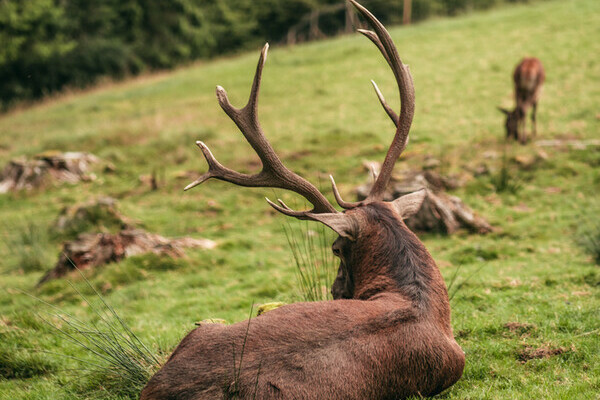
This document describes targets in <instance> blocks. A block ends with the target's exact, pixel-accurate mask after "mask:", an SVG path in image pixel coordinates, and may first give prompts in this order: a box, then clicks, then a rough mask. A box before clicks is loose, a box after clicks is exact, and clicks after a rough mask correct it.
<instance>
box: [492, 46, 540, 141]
mask: <svg viewBox="0 0 600 400" xmlns="http://www.w3.org/2000/svg"><path fill="white" fill-rule="evenodd" d="M545 79H546V74H545V72H544V67H542V63H541V61H540V60H538V59H537V58H534V57H531V58H524V59H523V60H522V61H521V62H520V63H519V65H517V67H516V68H515V72H514V73H513V81H514V83H515V102H516V106H515V109H514V110H512V111H509V110H507V109H505V108H501V107H498V109H499V110H500V111H502V112H503V113H504V114H505V115H506V123H505V127H506V138H507V139H514V140H518V141H519V142H520V143H521V144H525V143H527V133H526V132H525V122H526V116H527V111H529V109H530V108H531V109H532V111H531V123H532V125H533V128H532V129H533V131H532V135H533V137H535V135H536V120H535V114H536V111H537V102H538V100H539V96H540V93H541V90H542V84H543V83H544V80H545Z"/></svg>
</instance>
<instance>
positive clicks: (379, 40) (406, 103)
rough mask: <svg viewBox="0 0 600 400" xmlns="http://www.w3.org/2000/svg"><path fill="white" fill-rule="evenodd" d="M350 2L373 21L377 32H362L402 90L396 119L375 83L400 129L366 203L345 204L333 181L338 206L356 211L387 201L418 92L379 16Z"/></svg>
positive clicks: (381, 101) (375, 86) (377, 90)
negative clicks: (375, 48) (357, 208)
mask: <svg viewBox="0 0 600 400" xmlns="http://www.w3.org/2000/svg"><path fill="white" fill-rule="evenodd" d="M349 1H350V2H351V3H352V4H353V5H354V7H356V9H357V10H358V11H359V12H360V13H361V14H362V15H363V16H364V17H365V19H367V20H368V21H369V23H370V24H371V26H372V27H373V29H374V31H367V30H363V29H359V30H358V31H359V32H360V33H362V34H363V35H365V36H366V37H368V38H369V39H370V40H371V41H372V42H373V43H374V44H375V45H376V46H377V48H378V49H379V51H380V52H381V54H383V57H384V58H385V59H386V61H387V62H388V64H389V66H390V67H391V69H392V72H393V73H394V77H395V78H396V83H397V84H398V90H399V92H400V102H401V108H400V116H398V115H396V113H395V112H394V110H392V108H391V107H390V106H389V105H388V104H387V102H386V101H385V98H384V97H383V95H382V94H381V91H380V90H379V88H378V87H377V85H376V84H375V82H373V81H371V82H372V83H373V86H374V88H375V92H376V93H377V97H378V98H379V101H380V103H381V105H382V106H383V108H384V109H385V111H386V113H387V114H388V115H389V117H390V118H391V120H392V121H393V122H394V124H395V125H396V134H395V136H394V140H393V141H392V144H391V145H390V148H389V150H388V152H387V154H386V156H385V160H384V162H383V165H382V167H381V171H380V173H379V176H378V177H377V179H376V180H375V183H374V184H373V187H372V188H371V192H370V193H369V195H368V196H367V198H366V199H365V200H363V201H361V202H358V203H349V202H345V201H344V200H342V198H341V196H340V194H339V191H338V189H337V187H336V185H335V182H334V181H333V178H331V182H332V185H333V193H334V195H335V198H336V200H337V202H338V204H339V205H340V206H341V207H343V208H346V209H348V208H353V207H356V206H359V205H361V204H367V203H370V202H373V201H378V200H381V199H382V198H383V195H384V192H385V189H386V187H387V185H388V183H389V181H390V178H391V176H392V170H393V169H394V164H395V163H396V160H397V159H398V157H399V156H400V154H401V153H402V151H404V148H405V147H406V143H407V142H408V132H409V130H410V126H411V124H412V119H413V115H414V112H415V89H414V86H413V81H412V76H411V75H410V71H409V69H408V66H407V65H404V64H403V63H402V61H401V60H400V56H399V55H398V51H397V50H396V46H395V45H394V42H393V41H392V38H391V37H390V34H389V33H388V31H387V30H386V29H385V27H384V26H383V25H382V24H381V22H379V21H378V20H377V18H375V16H373V14H371V13H370V12H369V10H367V9H366V8H364V7H363V6H361V5H360V4H358V3H357V2H356V1H355V0H349Z"/></svg>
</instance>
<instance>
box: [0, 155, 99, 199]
mask: <svg viewBox="0 0 600 400" xmlns="http://www.w3.org/2000/svg"><path fill="white" fill-rule="evenodd" d="M98 161H99V159H98V157H96V156H94V155H93V154H90V153H79V152H67V153H60V152H53V151H52V152H45V153H42V154H38V155H36V156H35V157H34V158H33V159H30V160H28V159H25V158H17V159H14V160H11V161H9V163H8V164H7V165H6V166H5V167H4V170H3V171H2V173H0V193H7V192H10V191H19V190H23V189H26V190H31V189H35V188H39V187H43V186H44V185H46V184H47V183H49V182H51V181H54V182H67V183H77V182H80V181H89V180H93V179H95V176H94V175H93V174H88V171H89V168H90V165H91V164H94V163H97V162H98Z"/></svg>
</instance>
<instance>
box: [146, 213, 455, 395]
mask: <svg viewBox="0 0 600 400" xmlns="http://www.w3.org/2000/svg"><path fill="white" fill-rule="evenodd" d="M346 215H348V216H349V217H351V218H354V219H355V220H356V221H357V222H358V224H357V226H358V232H357V235H356V240H355V241H350V240H349V239H346V238H341V237H340V238H338V239H337V240H336V242H335V243H334V253H336V254H337V255H339V257H340V259H341V263H340V273H339V274H338V278H337V279H336V281H335V283H334V285H333V288H332V292H333V293H334V297H335V298H336V299H337V300H333V301H324V302H314V303H296V304H291V305H287V306H284V307H281V308H278V309H276V310H273V311H270V312H268V313H266V314H263V315H261V316H259V317H256V318H254V319H251V320H250V321H245V322H240V323H237V324H233V325H229V326H224V325H202V326H200V327H198V328H196V329H195V330H193V331H192V332H190V333H189V334H188V335H187V336H186V337H185V338H184V339H183V340H182V342H181V343H180V344H179V346H178V347H177V348H176V349H175V351H174V352H173V354H172V355H171V357H170V358H169V360H168V361H167V362H166V364H165V365H164V366H163V367H162V368H161V370H160V371H159V372H158V373H157V374H156V375H155V376H154V377H152V379H151V380H150V382H149V383H148V385H147V386H146V387H145V388H144V390H143V391H142V394H141V400H151V399H164V400H168V399H178V400H186V399H187V400H191V399H198V400H199V399H224V398H242V399H258V400H260V399H307V400H310V399H315V400H316V399H348V400H351V399H356V400H359V399H361V400H363V399H402V398H406V397H408V396H410V395H422V396H431V395H435V394H437V393H439V392H441V391H442V390H444V389H446V388H448V387H449V386H451V385H452V384H454V383H455V382H456V381H457V380H458V379H459V378H460V377H461V375H462V371H463V368H464V363H465V358H464V353H463V351H462V350H461V348H460V347H459V346H458V344H457V343H456V342H455V340H454V338H453V335H452V329H451V327H450V306H449V303H448V294H447V291H446V286H445V284H444V281H443V279H442V277H441V274H440V272H439V270H438V268H437V267H436V265H435V262H434V261H433V259H432V258H431V256H430V255H429V253H428V252H427V250H426V249H425V247H424V246H423V244H422V243H421V242H420V241H419V239H418V238H417V237H416V236H415V235H414V234H413V233H412V232H411V231H410V230H408V228H407V227H406V225H405V224H404V222H403V221H402V219H401V218H400V216H399V215H398V214H397V213H396V212H395V211H394V210H393V208H392V207H391V206H390V205H389V204H386V203H382V202H374V203H371V204H368V205H364V206H360V207H357V208H354V209H351V210H348V211H346Z"/></svg>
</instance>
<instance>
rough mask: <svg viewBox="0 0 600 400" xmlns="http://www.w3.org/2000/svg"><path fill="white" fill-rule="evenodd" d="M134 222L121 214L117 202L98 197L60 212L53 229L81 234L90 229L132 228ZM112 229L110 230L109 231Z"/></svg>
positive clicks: (109, 198)
mask: <svg viewBox="0 0 600 400" xmlns="http://www.w3.org/2000/svg"><path fill="white" fill-rule="evenodd" d="M134 224H135V223H134V221H132V220H131V219H129V218H128V217H126V216H124V215H123V214H121V213H120V212H119V210H118V208H117V200H115V199H113V198H112V197H100V198H97V199H94V200H91V201H88V202H85V203H80V204H75V205H74V206H71V207H65V208H63V209H62V210H61V212H60V214H59V215H58V218H57V219H56V221H55V223H54V229H55V230H56V231H58V232H61V233H77V234H79V233H82V232H84V231H85V230H86V229H88V228H90V227H94V228H96V229H100V230H102V231H103V232H104V231H119V230H122V229H128V228H133V226H134ZM111 228H112V229H111Z"/></svg>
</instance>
